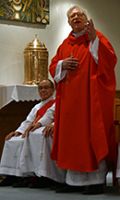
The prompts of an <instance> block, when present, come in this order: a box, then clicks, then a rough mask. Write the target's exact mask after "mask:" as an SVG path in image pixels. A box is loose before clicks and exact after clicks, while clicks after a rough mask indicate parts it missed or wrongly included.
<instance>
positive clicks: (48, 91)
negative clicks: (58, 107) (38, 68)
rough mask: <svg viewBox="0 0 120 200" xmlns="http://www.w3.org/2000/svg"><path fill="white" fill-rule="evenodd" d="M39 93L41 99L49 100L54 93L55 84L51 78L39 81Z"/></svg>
mask: <svg viewBox="0 0 120 200" xmlns="http://www.w3.org/2000/svg"><path fill="white" fill-rule="evenodd" d="M38 91H39V95H40V97H41V100H42V101H43V100H47V99H48V98H49V97H50V96H52V95H53V93H54V86H53V85H52V84H51V82H50V81H49V80H43V81H41V82H40V83H39V86H38Z"/></svg>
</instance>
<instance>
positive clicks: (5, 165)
mask: <svg viewBox="0 0 120 200" xmlns="http://www.w3.org/2000/svg"><path fill="white" fill-rule="evenodd" d="M38 92H39V95H40V99H41V101H40V103H38V104H37V105H35V106H34V107H33V109H32V110H31V112H30V113H29V114H28V116H27V118H26V120H25V121H23V122H22V123H21V125H20V126H19V127H18V129H17V130H16V131H13V132H11V133H9V134H8V135H7V136H6V139H5V145H4V149H3V153H2V158H1V163H0V174H1V175H10V176H7V178H5V179H4V180H3V181H2V182H1V183H0V186H5V185H6V186H7V185H11V184H12V182H13V179H14V177H12V176H18V177H21V176H24V174H23V172H22V171H21V169H20V158H21V153H22V151H23V146H25V145H24V143H25V139H26V132H27V131H28V130H29V129H30V128H31V127H33V126H34V125H35V124H36V123H37V121H38V120H40V119H41V118H42V117H43V115H44V114H45V112H46V111H47V109H48V108H49V107H51V106H52V104H53V103H54V101H55V100H54V95H53V93H54V84H53V83H52V81H51V80H43V81H41V82H40V83H39V85H38ZM37 131H38V133H40V132H41V130H40V129H38V130H37ZM38 151H39V149H38Z"/></svg>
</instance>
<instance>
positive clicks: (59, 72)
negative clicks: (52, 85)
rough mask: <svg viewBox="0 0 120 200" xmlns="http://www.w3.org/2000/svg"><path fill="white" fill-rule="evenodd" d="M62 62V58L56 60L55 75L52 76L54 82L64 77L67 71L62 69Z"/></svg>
mask: <svg viewBox="0 0 120 200" xmlns="http://www.w3.org/2000/svg"><path fill="white" fill-rule="evenodd" d="M62 62H63V60H60V61H58V64H57V67H56V71H55V76H54V80H55V81H56V83H58V82H59V81H61V80H62V79H64V77H65V76H66V73H67V70H62Z"/></svg>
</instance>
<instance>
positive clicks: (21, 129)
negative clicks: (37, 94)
mask: <svg viewBox="0 0 120 200" xmlns="http://www.w3.org/2000/svg"><path fill="white" fill-rule="evenodd" d="M36 112H37V106H34V107H33V108H32V110H31V111H30V113H29V114H28V116H27V118H26V119H25V121H23V122H22V123H21V124H20V126H19V127H18V128H17V130H16V131H18V132H20V133H24V132H25V130H26V129H27V128H28V126H29V125H30V124H31V122H33V120H34V119H35V116H36Z"/></svg>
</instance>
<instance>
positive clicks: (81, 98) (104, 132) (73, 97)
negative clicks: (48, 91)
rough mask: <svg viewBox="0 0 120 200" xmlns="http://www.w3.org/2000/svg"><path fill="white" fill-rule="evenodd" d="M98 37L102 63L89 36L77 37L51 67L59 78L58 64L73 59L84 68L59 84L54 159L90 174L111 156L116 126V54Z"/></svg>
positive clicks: (64, 45)
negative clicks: (91, 51) (60, 61)
mask: <svg viewBox="0 0 120 200" xmlns="http://www.w3.org/2000/svg"><path fill="white" fill-rule="evenodd" d="M97 36H98V38H99V47H98V64H96V62H95V60H94V58H93V56H92V54H91V53H90V51H89V41H88V38H87V35H83V36H79V37H78V38H75V37H74V36H73V35H72V33H70V35H69V36H68V38H66V39H65V40H64V41H63V43H62V44H61V45H60V47H59V48H58V51H57V54H56V56H55V57H54V58H53V59H52V62H51V64H50V73H51V75H52V77H53V78H54V75H55V70H56V65H57V63H58V61H59V60H63V59H65V58H67V57H70V55H71V54H72V55H73V57H75V58H77V59H78V60H79V66H78V67H77V69H76V70H74V71H69V72H68V73H67V75H66V77H65V78H64V79H63V80H61V81H60V82H59V83H58V84H57V85H56V90H57V92H56V110H55V132H54V138H53V148H52V153H51V156H52V159H54V160H56V162H57V165H58V166H59V167H60V168H63V169H70V170H74V171H80V172H91V171H94V170H96V169H98V165H99V162H100V161H101V160H103V159H105V158H106V157H107V156H108V153H109V137H110V134H111V131H110V130H111V127H112V125H113V104H114V97H115V74H114V67H115V64H116V60H117V58H116V55H115V52H114V49H113V48H112V46H111V44H110V43H109V41H108V40H107V38H106V37H105V36H103V34H102V33H100V32H98V31H97Z"/></svg>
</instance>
